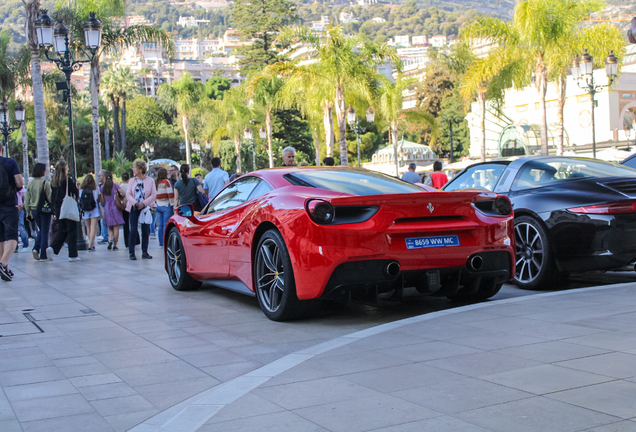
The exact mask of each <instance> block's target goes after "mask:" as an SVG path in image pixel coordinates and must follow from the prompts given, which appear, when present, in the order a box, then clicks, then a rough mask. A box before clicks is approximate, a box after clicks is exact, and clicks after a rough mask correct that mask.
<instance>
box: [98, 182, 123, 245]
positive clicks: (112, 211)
mask: <svg viewBox="0 0 636 432" xmlns="http://www.w3.org/2000/svg"><path fill="white" fill-rule="evenodd" d="M100 192H101V201H102V202H103V203H104V220H103V222H104V224H106V226H107V227H108V238H109V239H110V241H109V242H108V250H114V251H116V250H119V249H118V248H117V242H118V241H119V226H120V225H123V224H124V216H123V215H122V214H121V210H119V209H118V208H117V204H115V198H116V196H117V195H119V196H120V197H123V196H124V192H123V191H121V186H119V185H118V184H117V183H115V182H114V181H113V173H111V172H110V171H106V172H104V184H103V185H102V186H101V187H100Z"/></svg>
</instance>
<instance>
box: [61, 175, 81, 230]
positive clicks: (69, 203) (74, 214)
mask: <svg viewBox="0 0 636 432" xmlns="http://www.w3.org/2000/svg"><path fill="white" fill-rule="evenodd" d="M68 181H69V180H68V179H66V195H64V200H63V201H62V207H61V208H60V219H68V220H72V221H75V222H78V221H79V219H80V217H79V210H78V208H77V201H75V199H73V197H72V196H70V195H69V194H68Z"/></svg>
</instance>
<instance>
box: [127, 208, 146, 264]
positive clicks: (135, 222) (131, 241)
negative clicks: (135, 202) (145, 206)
mask: <svg viewBox="0 0 636 432" xmlns="http://www.w3.org/2000/svg"><path fill="white" fill-rule="evenodd" d="M140 214H141V210H139V209H137V207H135V206H132V207H131V208H130V216H129V220H130V233H129V234H128V252H129V253H130V254H131V255H132V254H134V253H135V243H136V240H137V236H138V235H139V215H140ZM149 237H150V224H141V251H142V252H143V253H148V239H149Z"/></svg>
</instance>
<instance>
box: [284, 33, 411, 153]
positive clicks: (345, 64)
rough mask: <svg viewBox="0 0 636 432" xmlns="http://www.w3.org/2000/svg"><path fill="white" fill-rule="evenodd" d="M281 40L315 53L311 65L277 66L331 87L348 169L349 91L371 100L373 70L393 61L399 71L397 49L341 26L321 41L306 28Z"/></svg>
mask: <svg viewBox="0 0 636 432" xmlns="http://www.w3.org/2000/svg"><path fill="white" fill-rule="evenodd" d="M281 40H283V41H287V40H292V41H297V42H304V43H306V44H308V46H309V47H310V49H312V50H313V51H314V52H315V53H316V57H317V58H318V61H317V62H315V63H312V64H306V65H300V64H298V63H294V62H281V63H277V64H276V65H274V66H275V67H278V68H279V69H278V70H279V71H280V73H283V74H285V75H286V76H294V75H297V76H304V77H306V78H308V79H311V80H314V81H319V82H322V83H323V84H324V85H326V86H328V87H329V89H330V92H331V94H332V96H333V98H332V100H333V101H334V102H333V105H334V107H335V110H336V120H337V122H338V140H339V147H340V164H341V165H342V166H347V165H348V164H349V162H348V152H347V139H346V127H347V124H346V112H345V111H346V105H345V94H346V90H347V89H348V90H349V91H351V92H353V93H354V94H358V95H360V96H362V97H364V98H365V99H367V100H372V99H373V93H374V88H375V85H376V73H375V71H374V70H373V67H374V66H377V65H379V64H381V63H383V62H385V61H388V60H390V61H392V62H393V63H394V64H395V65H396V66H398V68H399V65H401V62H400V60H399V58H398V57H397V55H396V54H395V50H393V49H392V48H390V47H388V46H387V45H377V44H373V43H369V42H367V41H366V40H365V39H364V38H363V37H362V36H360V35H356V36H353V37H347V36H345V34H344V32H343V30H342V27H329V28H328V29H327V31H326V32H325V33H324V34H323V36H322V38H321V37H318V36H317V35H315V34H313V33H312V32H311V31H310V30H308V29H307V28H304V27H302V28H300V27H290V28H287V29H285V30H283V31H282V32H281ZM278 65H281V66H278Z"/></svg>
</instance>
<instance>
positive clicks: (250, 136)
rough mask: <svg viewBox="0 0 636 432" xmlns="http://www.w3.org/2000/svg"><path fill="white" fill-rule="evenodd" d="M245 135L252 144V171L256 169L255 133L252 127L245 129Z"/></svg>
mask: <svg viewBox="0 0 636 432" xmlns="http://www.w3.org/2000/svg"><path fill="white" fill-rule="evenodd" d="M243 137H244V138H245V139H246V140H247V141H249V142H250V145H251V146H252V168H253V169H252V171H256V149H255V148H254V133H253V132H252V129H250V128H249V127H246V128H245V129H243Z"/></svg>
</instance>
